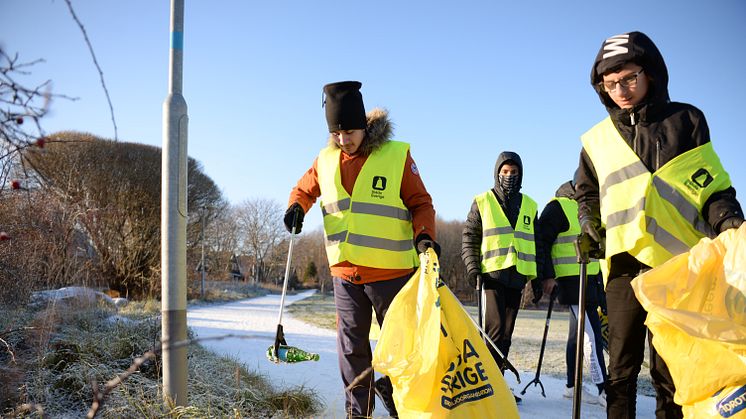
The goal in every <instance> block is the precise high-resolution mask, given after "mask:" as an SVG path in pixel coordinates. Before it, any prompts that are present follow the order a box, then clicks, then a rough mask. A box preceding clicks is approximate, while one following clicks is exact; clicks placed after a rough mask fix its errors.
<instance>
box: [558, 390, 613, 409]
mask: <svg viewBox="0 0 746 419" xmlns="http://www.w3.org/2000/svg"><path fill="white" fill-rule="evenodd" d="M574 395H575V387H565V392H564V393H562V397H564V398H566V399H572V398H573V396H574ZM603 395H604V404H603V405H602V406H604V407H605V406H606V393H603ZM581 397H582V400H583V402H585V403H588V404H599V403H600V399H601V396H600V395H598V396H594V395H593V394H591V393H590V392H589V391H588V390H586V389H585V387H583V395H582V396H581Z"/></svg>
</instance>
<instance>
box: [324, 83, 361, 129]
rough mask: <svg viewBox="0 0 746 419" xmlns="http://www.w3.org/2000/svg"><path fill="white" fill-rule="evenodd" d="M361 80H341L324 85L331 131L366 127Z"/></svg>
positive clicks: (327, 117)
mask: <svg viewBox="0 0 746 419" xmlns="http://www.w3.org/2000/svg"><path fill="white" fill-rule="evenodd" d="M362 85H363V84H362V83H360V82H359V81H340V82H337V83H329V84H327V85H326V86H324V95H325V98H324V107H326V123H327V125H329V132H334V131H340V130H350V129H365V127H366V125H367V119H366V118H365V105H363V95H362V94H360V87H362Z"/></svg>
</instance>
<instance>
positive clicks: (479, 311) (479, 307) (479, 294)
mask: <svg viewBox="0 0 746 419" xmlns="http://www.w3.org/2000/svg"><path fill="white" fill-rule="evenodd" d="M476 288H477V319H479V334H480V336H482V338H484V333H482V328H484V322H483V316H484V312H482V276H481V275H477V287H476Z"/></svg>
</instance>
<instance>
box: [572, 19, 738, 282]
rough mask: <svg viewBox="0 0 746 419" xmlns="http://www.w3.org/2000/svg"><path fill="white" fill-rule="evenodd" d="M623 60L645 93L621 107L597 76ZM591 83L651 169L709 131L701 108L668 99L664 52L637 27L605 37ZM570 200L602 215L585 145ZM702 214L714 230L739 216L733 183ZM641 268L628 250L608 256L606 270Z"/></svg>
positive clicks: (700, 140)
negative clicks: (635, 69) (634, 69)
mask: <svg viewBox="0 0 746 419" xmlns="http://www.w3.org/2000/svg"><path fill="white" fill-rule="evenodd" d="M628 62H633V63H636V64H638V65H639V66H641V67H642V68H643V70H644V74H645V75H646V76H647V77H648V78H649V80H650V82H649V87H648V92H647V95H646V96H645V98H644V99H643V100H642V101H641V102H640V103H639V104H637V105H635V106H634V107H632V108H631V109H622V108H620V107H619V106H617V105H616V104H615V103H614V101H613V100H612V99H611V98H610V97H609V95H608V94H607V93H606V92H604V91H603V90H602V89H601V86H600V84H599V82H601V81H602V80H603V75H604V74H605V73H607V72H612V71H618V70H619V69H620V68H621V67H622V66H623V65H624V64H626V63H628ZM591 86H593V89H594V90H595V91H596V94H598V96H599V99H600V100H601V103H602V104H603V105H604V107H606V110H607V112H608V113H609V116H610V118H611V120H612V122H613V124H614V126H615V127H616V129H617V131H619V133H620V135H621V136H622V138H624V140H625V141H626V142H627V144H628V145H629V146H630V148H631V149H632V150H633V151H634V152H635V153H636V154H637V156H638V157H639V158H640V160H641V161H642V163H643V164H644V165H645V166H646V167H647V168H648V170H650V171H651V172H655V171H656V170H658V169H659V168H661V167H662V166H663V165H665V164H666V163H667V162H669V161H670V160H672V159H674V158H675V157H677V156H679V155H681V154H683V153H685V152H687V151H689V150H692V149H694V148H696V147H699V146H701V145H703V144H706V143H708V142H709V141H710V131H709V128H708V126H707V121H706V120H705V116H704V114H703V113H702V111H700V110H699V109H697V108H696V107H694V106H692V105H689V104H686V103H679V102H671V101H670V99H669V95H668V70H667V68H666V64H665V62H664V60H663V56H662V55H661V53H660V51H659V50H658V48H657V47H656V46H655V44H653V41H652V40H650V38H648V37H647V36H646V35H645V34H643V33H641V32H630V33H628V34H624V35H620V36H615V37H613V38H610V39H608V40H606V41H604V44H603V45H602V46H601V49H600V50H599V52H598V54H597V55H596V59H595V60H594V63H593V68H592V69H591ZM575 200H576V201H577V202H578V217H580V218H582V217H584V216H591V217H595V218H597V219H600V218H601V217H600V207H599V205H600V203H599V181H598V177H597V175H596V169H595V168H594V166H593V162H592V161H591V159H590V158H589V156H588V154H587V153H586V151H585V150H583V151H581V153H580V164H579V166H578V171H577V173H576V184H575ZM702 216H703V218H704V219H705V221H707V222H708V223H709V224H710V225H711V226H712V228H713V229H714V230H715V231H716V232H719V231H720V225H721V224H722V222H723V221H724V220H726V219H727V218H730V217H734V216H737V217H743V212H742V210H741V206H740V204H739V203H738V201H737V200H736V191H735V189H734V188H732V187H729V188H727V189H725V190H723V191H719V192H716V193H714V194H713V195H712V196H711V197H710V198H709V199H708V200H707V202H706V203H705V205H704V206H703V208H702ZM646 268H647V266H645V265H643V264H641V263H640V262H638V261H637V260H636V259H635V258H634V257H633V256H632V255H630V254H629V253H621V254H618V255H615V256H613V257H612V259H611V267H610V273H609V276H610V277H614V276H618V275H619V274H622V273H635V274H636V273H637V272H639V271H640V270H643V269H646Z"/></svg>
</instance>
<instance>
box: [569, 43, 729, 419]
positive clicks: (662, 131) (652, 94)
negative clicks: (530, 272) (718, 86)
mask: <svg viewBox="0 0 746 419" xmlns="http://www.w3.org/2000/svg"><path fill="white" fill-rule="evenodd" d="M591 85H592V86H593V88H594V89H595V91H596V93H597V94H598V96H599V98H600V99H601V103H602V104H603V105H604V106H605V107H606V110H607V111H608V113H609V116H608V117H607V118H605V119H604V120H603V121H601V122H600V123H598V124H597V125H596V126H594V127H593V128H591V129H590V130H589V131H588V132H586V133H585V134H583V136H582V137H581V140H582V144H583V149H582V151H581V153H580V163H579V167H578V171H577V177H576V185H575V190H576V192H575V199H576V200H577V202H578V217H579V219H580V228H581V231H582V232H583V235H584V236H585V240H584V241H585V242H587V243H592V244H594V246H596V247H599V248H605V256H604V257H605V259H604V260H602V261H601V269H602V271H604V278H605V279H606V303H607V308H608V321H609V381H608V384H607V388H606V393H607V401H608V406H607V414H608V417H609V418H634V417H635V414H636V395H637V376H638V374H639V372H640V368H641V364H642V360H643V352H644V347H645V337H646V334H647V337H648V340H649V341H652V337H651V336H650V333H649V332H647V329H646V327H645V318H646V315H647V313H646V311H645V310H644V308H643V307H642V306H641V305H640V304H639V302H638V301H637V299H636V298H635V294H634V292H633V290H632V287H631V286H630V281H632V280H633V279H634V278H635V277H636V276H637V275H639V274H640V273H642V272H645V271H647V270H649V269H651V268H654V267H656V266H659V265H661V264H662V263H664V262H666V261H667V260H669V259H670V258H671V257H673V256H674V255H678V254H681V253H684V252H686V251H688V250H689V248H690V247H691V246H693V245H694V244H696V243H697V241H699V239H700V238H703V237H713V236H714V235H716V234H718V233H720V232H722V231H724V230H727V229H730V228H737V227H739V226H740V225H741V224H742V223H743V212H742V210H741V206H740V204H739V203H738V201H737V200H736V191H735V189H733V187H732V186H731V182H730V178H729V176H728V174H727V173H726V171H725V169H724V168H723V167H722V165H721V164H720V160H719V158H718V156H717V154H716V153H715V151H714V149H713V147H712V143H711V142H710V133H709V129H708V127H707V121H706V120H705V116H704V114H703V113H702V112H701V111H700V110H699V109H697V108H696V107H694V106H692V105H689V104H686V103H678V102H671V101H670V99H669V95H668V70H667V68H666V65H665V63H664V61H663V56H662V55H661V53H660V52H659V50H658V48H657V47H656V46H655V44H654V43H653V41H651V40H650V38H648V36H647V35H645V34H643V33H641V32H630V33H625V34H621V35H616V36H613V37H611V38H609V39H607V40H605V41H604V42H603V44H602V45H601V48H600V50H599V51H598V54H597V55H596V59H595V60H594V63H593V68H592V69H591ZM604 242H605V243H604ZM586 250H587V249H586ZM703 362H706V360H703ZM693 367H696V368H699V367H700V366H693ZM650 375H651V377H652V380H653V386H654V387H655V390H656V401H657V403H656V417H658V418H679V417H681V416H682V412H681V407H680V406H679V405H677V404H676V403H675V402H674V392H675V386H674V383H673V381H672V379H671V375H670V373H669V371H668V368H667V366H666V364H665V362H664V361H663V359H662V358H661V357H660V356H658V354H657V352H656V350H655V347H654V346H653V345H652V343H651V344H650Z"/></svg>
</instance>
